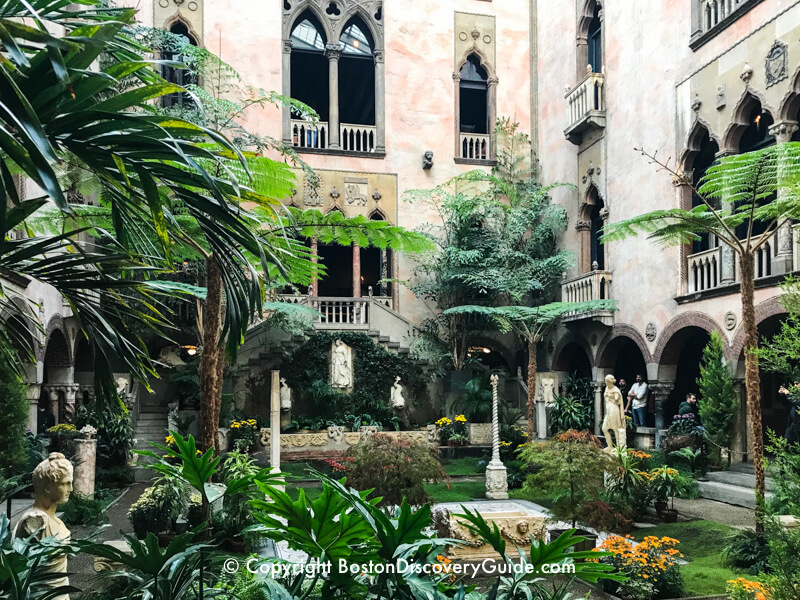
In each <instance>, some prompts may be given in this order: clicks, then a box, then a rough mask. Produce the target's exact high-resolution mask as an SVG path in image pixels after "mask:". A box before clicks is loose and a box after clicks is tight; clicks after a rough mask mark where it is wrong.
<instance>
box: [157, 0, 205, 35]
mask: <svg viewBox="0 0 800 600" xmlns="http://www.w3.org/2000/svg"><path fill="white" fill-rule="evenodd" d="M203 1H204V0H153V22H154V24H155V26H156V27H164V28H166V29H169V27H170V26H171V25H172V24H173V23H174V22H175V21H176V20H180V21H183V22H184V23H185V24H186V25H187V26H188V28H189V32H190V33H191V34H192V35H193V36H194V37H195V40H196V41H197V43H198V44H199V45H201V46H202V45H203Z"/></svg>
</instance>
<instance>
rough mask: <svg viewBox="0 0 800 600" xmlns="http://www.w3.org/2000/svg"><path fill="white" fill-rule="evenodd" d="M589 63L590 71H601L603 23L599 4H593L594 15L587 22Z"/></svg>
mask: <svg viewBox="0 0 800 600" xmlns="http://www.w3.org/2000/svg"><path fill="white" fill-rule="evenodd" d="M588 43H589V65H591V67H592V73H602V72H603V24H602V21H600V6H599V5H595V7H594V16H593V17H592V20H591V22H590V23H589V36H588Z"/></svg>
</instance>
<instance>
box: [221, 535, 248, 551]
mask: <svg viewBox="0 0 800 600" xmlns="http://www.w3.org/2000/svg"><path fill="white" fill-rule="evenodd" d="M222 545H223V547H224V548H225V550H228V551H229V552H235V553H237V554H244V540H237V539H230V538H228V539H226V540H225V541H224V542H223V543H222Z"/></svg>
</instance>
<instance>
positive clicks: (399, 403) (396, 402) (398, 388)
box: [389, 375, 406, 410]
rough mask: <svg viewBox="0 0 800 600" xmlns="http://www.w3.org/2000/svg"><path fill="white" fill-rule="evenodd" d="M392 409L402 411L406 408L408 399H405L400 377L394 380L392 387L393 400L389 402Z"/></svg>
mask: <svg viewBox="0 0 800 600" xmlns="http://www.w3.org/2000/svg"><path fill="white" fill-rule="evenodd" d="M389 404H390V405H391V407H392V408H394V409H396V410H401V409H403V408H405V406H406V399H405V398H404V397H403V386H402V385H401V383H400V376H399V375H398V376H397V377H395V378H394V385H393V386H392V398H391V400H390V402H389Z"/></svg>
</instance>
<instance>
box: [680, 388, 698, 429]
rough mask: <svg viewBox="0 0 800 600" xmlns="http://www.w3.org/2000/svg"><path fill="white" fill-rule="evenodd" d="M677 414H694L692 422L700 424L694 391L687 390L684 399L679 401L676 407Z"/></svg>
mask: <svg viewBox="0 0 800 600" xmlns="http://www.w3.org/2000/svg"><path fill="white" fill-rule="evenodd" d="M678 414H679V415H688V414H693V415H694V424H695V425H697V426H698V427H699V426H701V425H702V424H703V423H702V421H701V420H700V411H699V410H698V408H697V396H696V395H695V394H694V392H689V393H688V394H686V400H685V401H683V402H681V405H680V406H679V407H678Z"/></svg>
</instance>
